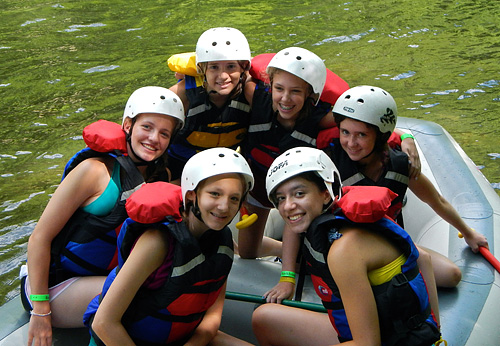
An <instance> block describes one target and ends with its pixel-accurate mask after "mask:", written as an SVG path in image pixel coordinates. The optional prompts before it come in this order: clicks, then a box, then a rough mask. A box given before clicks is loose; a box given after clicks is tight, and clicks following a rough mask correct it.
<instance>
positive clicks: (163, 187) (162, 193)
mask: <svg viewBox="0 0 500 346" xmlns="http://www.w3.org/2000/svg"><path fill="white" fill-rule="evenodd" d="M181 205H182V192H181V187H180V186H178V185H174V184H170V183H166V182H163V181H157V182H154V183H147V184H143V185H142V186H141V187H140V188H139V189H138V190H137V191H135V192H134V193H133V194H132V195H130V197H129V198H128V199H127V202H126V203H125V208H126V209H127V213H128V216H129V217H130V218H131V219H132V220H134V221H136V222H140V223H155V222H160V221H162V220H164V219H165V217H167V216H172V217H173V218H174V219H175V220H177V221H181V220H182V218H181V214H180V211H179V209H180V207H181Z"/></svg>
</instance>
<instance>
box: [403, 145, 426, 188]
mask: <svg viewBox="0 0 500 346" xmlns="http://www.w3.org/2000/svg"><path fill="white" fill-rule="evenodd" d="M401 151H403V152H404V153H406V155H408V163H409V164H410V179H415V180H417V179H418V176H419V175H420V172H421V169H422V166H421V163H420V157H419V155H418V150H417V146H416V145H415V141H414V140H413V139H412V138H405V139H404V140H403V141H402V142H401Z"/></svg>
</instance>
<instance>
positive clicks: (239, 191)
mask: <svg viewBox="0 0 500 346" xmlns="http://www.w3.org/2000/svg"><path fill="white" fill-rule="evenodd" d="M244 191H245V181H244V179H243V177H242V176H241V175H239V174H236V173H227V174H220V175H216V176H214V177H210V178H207V179H205V180H203V181H202V182H201V183H200V184H199V185H198V188H197V189H196V192H194V191H188V192H187V193H186V199H190V200H192V201H194V199H195V198H197V200H198V208H199V209H200V212H201V219H202V220H203V223H204V225H203V224H201V223H200V224H201V225H200V226H204V227H203V228H204V229H203V231H205V230H207V229H213V230H216V231H220V230H221V229H223V228H224V227H225V226H227V225H228V224H229V223H230V222H231V220H232V219H233V218H234V216H235V215H236V213H237V212H238V211H239V210H240V205H241V201H242V199H243V197H244ZM195 233H197V232H195Z"/></svg>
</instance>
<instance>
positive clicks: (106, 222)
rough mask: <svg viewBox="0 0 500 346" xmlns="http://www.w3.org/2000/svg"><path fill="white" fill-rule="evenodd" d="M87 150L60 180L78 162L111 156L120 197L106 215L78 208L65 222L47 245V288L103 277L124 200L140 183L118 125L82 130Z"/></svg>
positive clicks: (113, 259) (111, 261) (113, 256)
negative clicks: (70, 280) (74, 279)
mask: <svg viewBox="0 0 500 346" xmlns="http://www.w3.org/2000/svg"><path fill="white" fill-rule="evenodd" d="M83 138H84V140H85V142H86V144H87V145H88V147H87V148H85V149H83V150H81V151H79V152H78V153H76V154H75V155H74V156H73V157H72V158H71V159H70V160H69V162H68V163H67V164H66V167H65V169H64V174H63V178H62V179H64V178H65V177H66V175H67V174H68V173H69V172H70V171H71V170H72V169H73V168H75V167H76V166H77V165H78V164H79V163H80V162H82V161H84V160H86V159H88V158H91V157H112V158H114V159H115V160H116V161H117V162H118V163H119V164H120V166H121V169H122V171H123V172H125V174H124V175H123V177H122V179H121V185H122V186H121V195H120V198H119V199H118V200H117V201H116V204H115V206H114V207H113V209H112V210H111V212H110V213H109V214H108V215H105V216H97V215H93V214H90V213H88V212H86V211H84V210H82V209H81V208H79V209H78V210H77V211H76V212H75V213H74V214H73V215H72V216H71V218H70V219H69V220H68V222H67V223H66V225H65V226H64V227H63V229H62V230H61V232H59V234H58V235H57V236H56V237H55V238H54V240H53V241H52V246H51V268H50V272H49V287H52V286H54V285H55V284H57V283H60V282H62V281H64V280H66V279H68V278H71V277H74V276H92V275H107V274H108V273H109V272H110V270H111V269H113V268H114V267H115V266H116V263H117V251H116V239H117V233H118V230H119V227H120V226H121V224H122V223H123V221H124V220H125V219H126V218H127V212H126V211H125V200H126V198H127V197H129V196H130V194H131V193H132V192H133V191H134V190H136V189H137V188H138V187H139V186H140V185H141V184H143V183H144V178H143V177H142V175H141V173H140V172H139V171H138V170H137V168H136V166H135V165H134V163H133V162H132V160H131V159H130V157H129V156H127V145H126V140H125V133H124V132H123V129H122V128H121V126H120V125H118V124H116V123H112V122H109V121H106V120H99V121H97V122H95V123H92V124H90V125H89V126H87V127H86V128H85V129H84V131H83Z"/></svg>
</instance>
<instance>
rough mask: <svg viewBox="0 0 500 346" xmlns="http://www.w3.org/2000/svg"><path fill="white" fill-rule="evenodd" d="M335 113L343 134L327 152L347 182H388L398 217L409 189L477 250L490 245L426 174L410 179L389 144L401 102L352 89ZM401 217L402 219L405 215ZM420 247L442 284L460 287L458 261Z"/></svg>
mask: <svg viewBox="0 0 500 346" xmlns="http://www.w3.org/2000/svg"><path fill="white" fill-rule="evenodd" d="M333 112H334V115H335V120H336V122H337V124H338V127H339V129H340V138H338V139H335V140H334V141H333V142H332V143H331V144H330V147H329V148H328V149H327V151H328V153H329V155H330V157H331V158H332V159H333V161H334V162H335V164H336V165H337V167H339V169H340V174H341V176H342V181H343V184H344V185H375V186H386V187H388V188H390V189H391V190H392V191H394V192H396V193H397V194H398V197H397V198H396V199H395V200H394V201H393V203H392V205H391V209H390V210H389V214H388V215H390V216H391V217H393V218H394V219H395V220H396V219H397V218H398V217H399V216H401V208H402V206H403V198H404V195H405V193H406V189H407V188H409V189H410V190H411V191H412V192H413V193H415V195H416V196H417V197H418V198H420V199H421V200H422V201H424V202H426V203H427V204H429V206H430V207H431V208H432V209H433V210H434V211H435V212H436V213H437V214H438V215H439V216H441V217H442V218H443V219H444V220H446V221H448V222H449V223H450V224H451V225H452V226H454V227H455V228H456V229H457V230H459V231H460V232H461V233H462V234H463V235H464V238H465V241H466V242H467V244H468V245H469V246H470V247H471V249H472V251H474V252H477V251H478V249H479V248H478V247H479V246H485V247H488V242H487V240H486V238H485V237H484V236H483V235H482V234H480V233H478V232H476V231H475V230H473V229H472V228H471V227H469V226H468V225H467V224H466V223H465V222H464V220H463V219H462V218H461V217H460V215H459V214H458V212H457V211H456V210H455V209H454V208H453V206H452V205H451V204H450V203H449V202H448V201H447V200H446V199H445V198H444V197H443V196H441V195H440V194H439V192H438V191H437V190H436V189H435V187H434V185H433V184H432V183H431V182H430V180H429V179H428V178H427V177H426V176H425V175H424V174H420V175H419V176H418V179H410V178H409V177H410V174H409V169H410V168H409V164H408V157H407V156H406V154H405V153H402V152H399V151H396V150H394V149H389V148H388V147H387V144H386V141H387V138H388V137H389V135H391V133H392V132H393V131H394V127H395V125H396V121H397V107H396V102H395V101H394V99H393V98H392V96H391V95H390V94H389V93H388V92H387V91H385V90H383V89H381V88H378V87H374V86H358V87H354V88H351V89H349V90H347V91H346V92H345V93H344V94H343V95H341V96H340V98H339V99H338V101H337V103H335V106H334V108H333ZM399 222H400V223H401V224H402V220H401V219H400V221H399ZM419 250H420V251H421V253H422V256H421V259H420V261H422V260H423V259H424V258H425V256H428V255H427V253H428V254H429V255H430V256H431V258H432V266H433V268H434V273H435V277H436V283H437V285H438V286H441V287H455V286H456V285H457V284H458V283H459V282H460V279H461V272H460V269H459V268H458V266H457V265H456V264H455V263H453V262H451V261H450V260H449V259H448V258H446V257H445V256H443V255H441V254H439V253H437V252H435V251H432V250H430V249H425V248H422V247H419ZM419 263H420V262H419ZM420 264H421V267H422V268H423V267H424V265H423V264H422V263H420ZM424 274H425V273H424Z"/></svg>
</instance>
